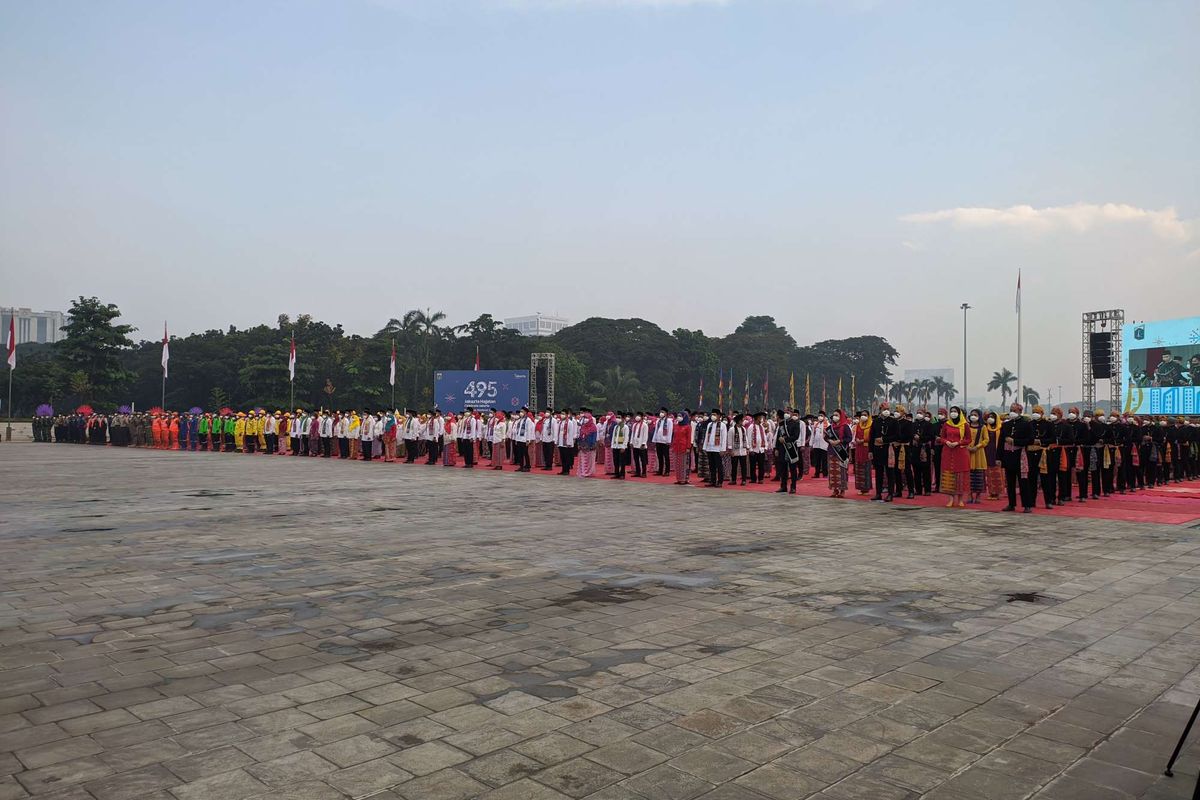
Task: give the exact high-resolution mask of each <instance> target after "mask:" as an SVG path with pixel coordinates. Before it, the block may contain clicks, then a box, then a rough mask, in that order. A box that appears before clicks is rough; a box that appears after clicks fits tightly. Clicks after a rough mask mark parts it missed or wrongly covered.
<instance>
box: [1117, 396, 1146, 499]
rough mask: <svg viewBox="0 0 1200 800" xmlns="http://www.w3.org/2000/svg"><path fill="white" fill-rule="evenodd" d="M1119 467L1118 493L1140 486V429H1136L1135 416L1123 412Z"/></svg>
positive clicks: (1132, 490)
mask: <svg viewBox="0 0 1200 800" xmlns="http://www.w3.org/2000/svg"><path fill="white" fill-rule="evenodd" d="M1121 426H1122V436H1121V442H1120V447H1121V468H1120V470H1119V471H1118V472H1117V492H1118V493H1120V494H1125V493H1133V492H1135V491H1137V490H1138V489H1140V488H1142V487H1141V486H1139V482H1140V481H1141V478H1142V470H1141V460H1140V456H1141V453H1140V448H1139V447H1138V445H1139V444H1140V443H1141V442H1140V439H1141V435H1142V434H1141V431H1140V430H1139V429H1138V421H1137V417H1135V416H1134V415H1133V414H1128V413H1127V414H1125V416H1124V417H1123V418H1122V419H1121Z"/></svg>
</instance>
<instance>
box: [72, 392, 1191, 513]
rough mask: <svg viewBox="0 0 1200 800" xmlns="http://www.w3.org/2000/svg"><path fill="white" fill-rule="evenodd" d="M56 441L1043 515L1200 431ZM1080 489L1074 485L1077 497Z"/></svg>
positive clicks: (890, 428)
mask: <svg viewBox="0 0 1200 800" xmlns="http://www.w3.org/2000/svg"><path fill="white" fill-rule="evenodd" d="M54 431H55V440H56V441H74V442H90V443H93V444H103V443H105V442H106V440H107V441H108V442H109V443H111V444H114V445H117V446H135V447H154V448H159V449H179V450H193V451H210V452H241V453H263V454H267V455H292V456H310V457H318V456H320V457H325V458H333V457H337V458H340V459H356V460H364V461H370V460H374V459H380V460H382V461H384V462H392V461H395V460H397V459H403V460H404V461H406V462H408V463H413V462H415V461H417V460H422V461H423V462H424V463H426V464H442V465H445V466H456V465H458V463H459V462H460V461H461V464H462V466H463V467H466V468H473V467H475V466H476V465H477V464H485V465H487V466H491V467H492V468H493V469H503V468H504V465H505V464H512V465H515V466H517V467H518V469H519V470H520V471H525V472H528V471H532V470H534V469H539V470H543V471H555V470H557V471H558V472H559V473H560V474H562V475H570V474H576V475H578V476H580V477H591V476H593V475H595V474H597V473H598V472H600V471H601V470H603V473H604V474H607V475H610V476H611V477H613V478H614V479H618V480H624V479H626V478H627V477H633V478H641V477H646V476H647V475H648V474H650V473H653V474H655V475H656V476H674V478H675V481H676V483H679V484H687V483H690V482H691V474H692V472H693V471H694V472H696V473H697V474H698V477H699V479H700V480H701V481H702V482H703V483H704V484H705V485H707V486H712V487H721V486H725V485H735V484H739V482H740V485H743V486H744V485H746V484H747V483H751V484H760V483H764V482H767V481H769V480H775V481H778V482H779V489H778V490H777V491H778V492H781V493H787V492H790V493H795V491H796V484H797V482H798V481H800V480H803V479H804V478H805V477H806V476H809V475H811V477H813V478H818V479H819V478H824V479H825V480H826V481H827V482H828V485H829V489H830V492H831V494H832V495H833V496H834V497H842V496H845V494H846V492H847V491H848V490H849V486H850V483H851V478H852V477H853V483H854V486H855V488H856V490H857V491H858V492H859V493H860V494H864V495H865V494H869V493H870V492H871V491H872V489H874V498H873V499H875V500H877V501H880V502H890V501H892V500H893V499H895V498H898V497H904V496H907V497H908V498H913V497H916V496H918V495H930V494H933V493H934V492H941V493H944V494H946V495H948V496H949V503H948V505H949V506H957V507H963V506H965V505H969V504H977V503H981V502H983V501H984V500H985V499H987V500H1000V499H1001V498H1002V496H1003V495H1005V494H1006V495H1007V500H1008V505H1007V507H1006V510H1014V509H1015V508H1016V507H1017V506H1018V504H1020V506H1021V507H1022V508H1023V509H1024V510H1026V511H1029V510H1032V509H1033V508H1034V507H1036V505H1037V499H1038V494H1039V490H1040V492H1041V495H1042V498H1043V501H1044V504H1045V506H1046V507H1047V508H1050V507H1053V506H1055V505H1059V504H1062V503H1066V502H1071V501H1072V497H1073V496H1074V498H1075V500H1076V501H1078V502H1084V501H1086V500H1087V499H1088V497H1089V492H1090V496H1091V497H1092V498H1093V499H1095V498H1099V497H1103V496H1106V495H1110V494H1114V493H1117V494H1124V493H1127V492H1133V491H1138V490H1141V489H1145V488H1147V487H1152V486H1155V485H1159V484H1163V483H1166V482H1169V481H1182V480H1185V479H1194V478H1196V477H1200V476H1198V475H1197V469H1198V462H1200V459H1198V458H1197V451H1198V449H1200V422H1197V420H1195V419H1193V420H1190V421H1189V420H1187V419H1184V418H1174V419H1168V418H1139V417H1133V416H1131V415H1125V416H1123V417H1118V416H1117V415H1115V414H1105V413H1104V412H1103V411H1101V410H1097V411H1094V412H1092V413H1090V414H1081V413H1080V412H1079V410H1078V409H1075V408H1072V409H1069V411H1068V412H1067V413H1066V414H1064V413H1063V412H1062V410H1061V409H1059V408H1057V407H1055V408H1053V409H1051V412H1050V413H1049V414H1046V413H1045V410H1044V409H1043V408H1042V407H1041V406H1035V407H1034V408H1033V409H1032V413H1031V414H1030V415H1029V416H1026V415H1024V414H1023V407H1022V406H1021V405H1020V404H1013V406H1012V407H1011V409H1010V411H1009V412H1008V414H1007V415H1006V416H1005V417H1004V418H1001V417H1000V415H998V414H997V413H996V412H983V411H982V410H979V409H976V410H972V411H969V412H968V411H965V410H963V409H962V408H959V407H958V406H955V407H952V408H950V409H938V410H937V411H936V412H930V411H929V410H927V409H924V408H921V409H917V410H916V411H914V412H912V413H909V412H908V411H907V410H906V409H905V408H904V407H903V406H900V405H897V406H895V407H890V406H889V405H888V404H887V403H881V404H880V406H879V409H878V411H877V412H876V413H875V414H874V415H871V414H869V413H868V412H867V411H865V410H863V411H859V412H858V413H856V414H855V415H853V416H849V415H847V414H846V413H845V412H843V411H842V410H840V409H839V410H836V411H834V412H833V413H832V414H829V415H826V414H825V413H824V412H820V413H819V414H815V415H814V414H802V413H801V412H800V411H799V410H798V409H788V410H779V411H776V412H774V413H773V414H767V413H766V412H757V413H755V414H749V413H742V412H732V413H724V412H722V411H721V410H720V409H713V410H711V411H710V412H709V413H707V414H703V413H695V412H692V411H690V410H686V411H681V412H677V413H670V412H669V411H668V410H667V409H666V408H662V409H660V410H659V412H658V413H657V415H650V414H646V413H644V412H620V413H618V412H612V411H610V412H608V413H606V414H602V415H595V414H593V413H592V411H591V410H590V409H587V408H581V409H579V410H578V412H576V411H573V410H571V409H560V410H557V411H554V410H552V409H545V410H544V411H542V412H541V413H540V414H535V413H533V412H531V411H530V410H529V409H527V408H523V409H521V410H520V411H519V412H515V413H513V414H507V413H505V412H503V411H496V412H491V411H471V410H465V411H463V412H462V413H461V414H454V413H447V414H443V413H442V412H441V411H439V410H433V411H430V412H427V413H416V412H412V411H410V410H405V411H404V412H401V411H399V410H378V411H373V412H372V411H364V412H361V413H360V412H359V411H357V410H350V411H341V410H333V411H330V410H319V411H314V412H308V411H305V410H304V409H302V408H299V409H296V411H295V412H294V413H291V412H283V411H275V412H270V411H267V410H264V409H258V410H254V411H249V412H233V411H231V410H228V409H225V410H223V411H222V412H218V413H201V414H194V413H183V414H180V413H173V412H172V413H168V412H157V413H150V412H145V413H135V414H114V415H103V414H92V415H70V416H67V417H64V418H62V422H61V425H60V424H57V422H56V424H55V426H54ZM1075 487H1078V490H1077V492H1076V491H1075Z"/></svg>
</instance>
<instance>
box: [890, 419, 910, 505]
mask: <svg viewBox="0 0 1200 800" xmlns="http://www.w3.org/2000/svg"><path fill="white" fill-rule="evenodd" d="M884 440H885V441H887V440H888V437H887V435H886V434H885V435H884ZM912 440H913V423H912V420H910V419H909V418H908V416H907V415H906V414H905V412H904V406H902V405H897V406H896V408H895V410H893V411H892V429H891V440H890V441H888V445H889V447H891V449H892V453H891V460H890V463H889V464H888V492H889V494H891V496H892V497H901V496H903V494H904V484H905V478H906V476H905V473H906V472H908V469H909V466H910V465H909V464H908V451H907V448H908V447H909V446H910V445H911V444H912ZM901 462H904V463H901ZM909 480H910V481H911V478H910V479H909ZM913 496H914V495H913V487H912V483H911V482H909V485H908V497H909V499H912V498H913Z"/></svg>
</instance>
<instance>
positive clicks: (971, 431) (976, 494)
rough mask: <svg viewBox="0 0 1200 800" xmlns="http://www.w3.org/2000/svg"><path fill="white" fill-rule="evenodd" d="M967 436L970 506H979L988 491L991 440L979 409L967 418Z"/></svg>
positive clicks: (968, 502) (968, 501)
mask: <svg viewBox="0 0 1200 800" xmlns="http://www.w3.org/2000/svg"><path fill="white" fill-rule="evenodd" d="M967 434H968V439H969V440H970V444H969V445H967V452H968V453H970V460H971V497H970V498H969V499H968V500H967V504H968V505H979V498H981V497H982V496H983V493H984V491H985V490H986V489H987V444H988V441H989V439H990V437H989V436H988V430H987V426H985V425H984V424H983V412H982V411H980V410H979V409H978V408H976V409H974V410H973V411H971V414H970V416H969V417H967Z"/></svg>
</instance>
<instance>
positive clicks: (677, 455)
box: [670, 411, 692, 486]
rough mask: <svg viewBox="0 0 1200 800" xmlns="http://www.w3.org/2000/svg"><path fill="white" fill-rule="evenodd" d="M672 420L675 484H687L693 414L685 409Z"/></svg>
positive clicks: (689, 469) (672, 464)
mask: <svg viewBox="0 0 1200 800" xmlns="http://www.w3.org/2000/svg"><path fill="white" fill-rule="evenodd" d="M672 422H673V423H674V424H673V425H672V426H671V454H670V457H671V467H672V469H673V470H674V473H675V484H676V485H677V486H687V485H688V483H689V479H688V475H689V473H690V471H691V459H692V416H691V414H689V413H687V412H686V411H684V412H681V413H680V414H679V416H678V417H676V418H675V419H674V420H672Z"/></svg>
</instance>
